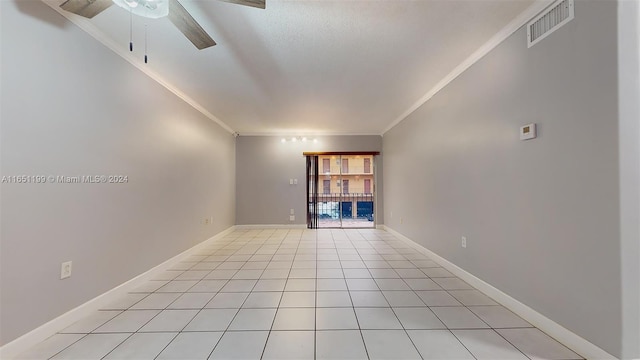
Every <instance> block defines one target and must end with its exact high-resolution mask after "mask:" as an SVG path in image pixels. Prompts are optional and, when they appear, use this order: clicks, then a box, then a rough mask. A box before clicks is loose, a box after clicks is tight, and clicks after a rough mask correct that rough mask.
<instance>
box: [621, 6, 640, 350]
mask: <svg viewBox="0 0 640 360" xmlns="http://www.w3.org/2000/svg"><path fill="white" fill-rule="evenodd" d="M618 79H619V84H618V94H619V100H618V101H619V106H620V110H619V111H620V114H619V117H620V118H619V122H618V124H619V125H618V126H619V129H618V133H619V137H620V143H619V149H620V150H619V156H620V160H619V161H620V235H621V238H620V240H621V244H620V253H621V257H622V268H621V270H622V271H621V275H622V354H623V355H622V357H623V358H625V359H640V261H638V260H639V259H640V101H638V99H640V2H638V1H628V0H625V1H620V2H619V4H618Z"/></svg>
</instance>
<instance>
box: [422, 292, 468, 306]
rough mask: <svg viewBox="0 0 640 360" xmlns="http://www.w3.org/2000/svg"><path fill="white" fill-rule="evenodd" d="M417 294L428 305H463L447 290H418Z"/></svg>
mask: <svg viewBox="0 0 640 360" xmlns="http://www.w3.org/2000/svg"><path fill="white" fill-rule="evenodd" d="M416 294H417V295H418V296H419V297H420V299H422V301H423V302H424V303H425V304H427V306H462V304H461V303H460V302H459V301H458V300H456V298H454V297H453V296H451V295H450V294H449V293H448V292H446V291H438V290H431V291H416Z"/></svg>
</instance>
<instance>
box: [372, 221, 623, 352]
mask: <svg viewBox="0 0 640 360" xmlns="http://www.w3.org/2000/svg"><path fill="white" fill-rule="evenodd" d="M384 229H385V230H386V231H388V232H389V233H391V234H393V235H395V236H396V237H397V238H398V239H400V240H402V241H404V242H405V243H406V244H407V245H409V246H411V247H413V248H414V249H416V250H418V251H419V252H421V253H423V254H424V255H426V256H428V257H429V258H431V259H432V260H433V261H435V262H436V263H438V264H439V265H440V266H442V267H443V268H445V269H447V270H448V271H449V272H451V273H453V274H454V275H456V276H457V277H459V278H460V279H462V280H464V281H466V282H467V283H469V284H470V285H471V286H473V287H475V288H476V289H478V290H480V291H482V292H483V293H484V294H486V295H487V296H489V297H490V298H492V299H493V300H495V301H497V302H498V303H500V304H501V305H503V306H504V307H506V308H507V309H509V310H511V311H513V312H514V313H516V314H517V315H518V316H520V317H521V318H523V319H524V320H526V321H528V322H529V323H530V324H532V325H533V326H535V327H537V328H538V329H540V330H542V331H543V332H545V333H547V334H548V335H549V336H551V337H552V338H554V339H556V340H558V341H559V342H560V343H562V344H564V345H565V346H566V347H568V348H569V349H571V350H573V351H575V352H576V353H578V354H579V355H581V356H584V357H585V358H586V359H616V357H615V356H613V355H611V354H609V353H607V352H606V351H604V350H602V349H601V348H599V347H598V346H596V345H594V344H592V343H591V342H589V341H587V340H585V339H584V338H582V337H580V336H579V335H576V334H575V333H573V332H572V331H571V330H569V329H567V328H565V327H563V326H562V325H560V324H558V323H556V322H554V321H553V320H551V319H549V318H547V317H546V316H544V315H542V314H540V313H539V312H537V311H535V310H534V309H532V308H530V307H529V306H527V305H525V304H523V303H521V302H520V301H518V300H516V299H514V298H513V297H511V296H509V295H508V294H506V293H504V292H502V291H501V290H499V289H497V288H495V287H493V286H492V285H491V284H489V283H487V282H485V281H484V280H482V279H479V278H477V277H476V276H474V275H472V274H471V273H469V272H467V271H466V270H464V269H462V268H460V267H459V266H457V265H455V264H454V263H452V262H450V261H449V260H446V259H445V258H443V257H441V256H439V255H438V254H436V253H434V252H432V251H431V250H429V249H427V248H425V247H423V246H422V245H419V244H417V243H416V242H414V241H413V240H411V239H409V238H408V237H406V236H404V235H402V234H401V233H399V232H397V231H395V230H393V229H391V228H389V227H388V226H385V227H384Z"/></svg>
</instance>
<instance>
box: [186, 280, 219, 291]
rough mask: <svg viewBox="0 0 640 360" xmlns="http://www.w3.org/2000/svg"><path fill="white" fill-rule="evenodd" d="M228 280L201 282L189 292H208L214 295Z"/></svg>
mask: <svg viewBox="0 0 640 360" xmlns="http://www.w3.org/2000/svg"><path fill="white" fill-rule="evenodd" d="M227 281H228V280H200V281H199V282H198V283H196V284H195V285H194V286H193V287H191V288H190V289H189V290H187V291H188V292H208V293H214V292H218V291H220V289H222V287H223V286H224V285H225V284H226V283H227Z"/></svg>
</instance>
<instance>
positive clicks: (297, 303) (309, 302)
mask: <svg viewBox="0 0 640 360" xmlns="http://www.w3.org/2000/svg"><path fill="white" fill-rule="evenodd" d="M315 306H316V293H315V292H313V291H289V292H285V293H284V295H283V296H282V301H281V302H280V307H284V308H287V307H315Z"/></svg>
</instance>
